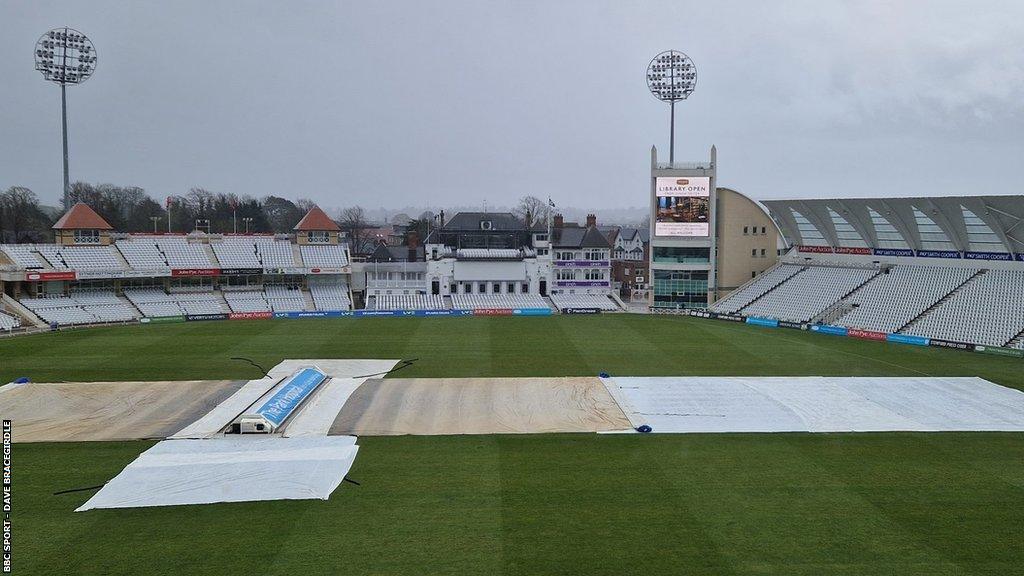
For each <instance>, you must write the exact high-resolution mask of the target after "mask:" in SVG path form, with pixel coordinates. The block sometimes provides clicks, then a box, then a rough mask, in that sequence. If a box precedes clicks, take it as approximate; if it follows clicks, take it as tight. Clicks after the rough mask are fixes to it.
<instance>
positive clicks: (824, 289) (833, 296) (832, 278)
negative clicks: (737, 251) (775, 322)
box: [742, 266, 879, 322]
mask: <svg viewBox="0 0 1024 576" xmlns="http://www.w3.org/2000/svg"><path fill="white" fill-rule="evenodd" d="M878 273H879V271H878V270H876V269H867V268H833V267H828V266H811V267H808V269H807V270H805V271H803V272H801V273H799V274H794V275H793V276H792V277H791V278H790V279H788V280H786V281H785V282H783V283H782V284H780V285H779V286H778V287H777V288H775V289H774V290H772V291H771V292H768V293H767V294H765V295H764V296H763V297H761V298H759V299H758V300H756V301H754V302H753V303H751V304H750V305H748V306H746V307H745V308H743V309H742V311H743V313H744V314H747V315H752V316H766V317H769V318H778V319H779V320H788V321H791V322H808V321H810V320H811V319H812V318H814V317H815V316H816V315H818V314H820V313H822V312H824V311H825V309H827V308H828V307H830V306H832V305H833V304H835V303H837V302H839V300H841V299H842V298H843V297H845V296H846V295H847V294H849V293H850V292H852V291H853V290H855V289H856V288H857V287H859V286H860V285H862V284H864V283H865V282H867V281H868V280H869V279H871V278H872V277H873V276H875V275H876V274H878Z"/></svg>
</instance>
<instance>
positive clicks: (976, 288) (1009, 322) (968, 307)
mask: <svg viewBox="0 0 1024 576" xmlns="http://www.w3.org/2000/svg"><path fill="white" fill-rule="evenodd" d="M1022 287H1024V271H1021V270H986V271H983V272H982V273H981V274H978V275H976V276H974V277H973V278H971V279H970V280H969V281H968V282H966V283H965V284H963V286H961V287H960V288H959V289H957V290H956V291H954V292H952V293H951V294H950V295H949V296H947V297H946V298H944V299H943V300H942V302H941V303H940V304H939V305H937V306H935V308H934V309H932V310H930V311H929V312H928V313H927V314H925V315H924V316H922V317H921V318H920V319H918V320H916V321H914V322H913V323H911V324H910V325H909V326H908V327H907V328H905V329H904V330H903V332H904V333H906V334H912V335H914V336H925V337H928V338H938V339H941V340H951V341H954V342H969V343H974V344H985V345H988V346H1003V345H1005V344H1008V343H1010V342H1011V341H1012V340H1013V339H1014V338H1015V337H1016V336H1017V335H1018V334H1020V333H1021V331H1022V330H1024V290H1022Z"/></svg>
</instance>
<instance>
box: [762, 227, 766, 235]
mask: <svg viewBox="0 0 1024 576" xmlns="http://www.w3.org/2000/svg"><path fill="white" fill-rule="evenodd" d="M761 234H767V232H765V227H764V226H761Z"/></svg>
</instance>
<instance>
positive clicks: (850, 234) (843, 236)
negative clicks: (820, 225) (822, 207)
mask: <svg viewBox="0 0 1024 576" xmlns="http://www.w3.org/2000/svg"><path fill="white" fill-rule="evenodd" d="M828 214H829V217H830V218H831V219H832V226H833V227H835V229H836V237H837V238H838V239H839V245H840V246H852V247H855V248H867V246H868V245H867V242H865V241H864V238H862V237H861V235H860V232H857V230H856V229H855V228H854V227H853V225H852V224H850V222H849V221H847V220H846V218H844V217H843V216H841V215H840V214H839V213H838V212H836V211H835V210H833V209H831V208H829V209H828Z"/></svg>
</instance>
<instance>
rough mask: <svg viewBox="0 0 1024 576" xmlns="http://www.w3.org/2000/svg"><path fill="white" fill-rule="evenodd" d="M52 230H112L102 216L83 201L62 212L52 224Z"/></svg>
mask: <svg viewBox="0 0 1024 576" xmlns="http://www.w3.org/2000/svg"><path fill="white" fill-rule="evenodd" d="M53 229H54V230H113V229H114V227H113V226H111V225H110V224H108V223H107V221H106V220H104V219H103V217H102V216H100V215H99V214H97V213H96V211H95V210H93V209H92V208H90V207H89V205H88V204H86V203H84V202H79V203H78V204H75V205H74V206H72V207H71V209H70V210H68V211H67V212H65V213H64V215H63V216H61V217H60V220H57V223H56V224H54V225H53Z"/></svg>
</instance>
